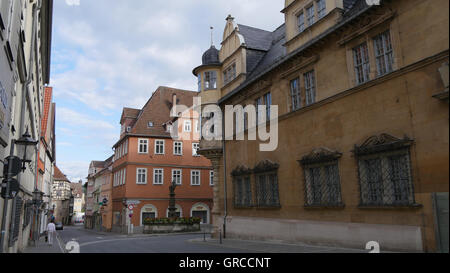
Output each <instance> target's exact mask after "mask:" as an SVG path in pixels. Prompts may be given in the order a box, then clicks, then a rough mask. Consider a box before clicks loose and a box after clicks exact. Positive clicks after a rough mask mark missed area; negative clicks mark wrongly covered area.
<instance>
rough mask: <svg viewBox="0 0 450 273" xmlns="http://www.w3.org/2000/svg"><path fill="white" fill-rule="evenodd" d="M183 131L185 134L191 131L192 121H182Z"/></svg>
mask: <svg viewBox="0 0 450 273" xmlns="http://www.w3.org/2000/svg"><path fill="white" fill-rule="evenodd" d="M184 131H185V132H190V131H192V121H190V120H185V121H184Z"/></svg>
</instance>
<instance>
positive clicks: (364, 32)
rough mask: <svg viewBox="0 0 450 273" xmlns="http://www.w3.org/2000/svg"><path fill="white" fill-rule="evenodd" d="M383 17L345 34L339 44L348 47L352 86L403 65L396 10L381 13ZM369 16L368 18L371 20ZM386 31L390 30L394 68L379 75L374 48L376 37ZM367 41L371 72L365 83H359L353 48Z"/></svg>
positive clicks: (348, 67)
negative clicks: (356, 30)
mask: <svg viewBox="0 0 450 273" xmlns="http://www.w3.org/2000/svg"><path fill="white" fill-rule="evenodd" d="M380 16H381V17H380V18H381V19H373V18H372V22H371V23H369V24H368V25H363V26H361V31H359V32H357V33H353V32H351V33H350V34H347V35H344V36H343V38H342V39H341V40H340V41H339V42H338V44H339V45H341V46H344V47H345V49H346V55H347V71H348V75H349V79H348V81H349V85H350V86H352V87H356V86H358V85H361V84H365V83H367V82H370V81H372V80H375V79H377V78H380V77H383V76H386V75H388V74H390V73H392V72H395V71H396V70H398V69H399V68H401V67H402V66H403V60H402V58H401V56H402V48H401V46H400V34H399V26H398V22H397V19H396V18H395V17H396V13H395V12H390V13H386V14H384V15H380ZM369 19H370V18H368V19H367V20H369ZM385 32H389V35H390V41H391V46H392V51H393V53H392V54H393V56H392V61H393V63H392V70H391V71H390V72H388V73H386V74H383V75H378V72H377V71H378V70H377V66H376V63H377V62H376V56H375V48H374V40H373V39H374V38H375V37H377V36H378V35H380V34H383V33H385ZM364 42H365V43H367V48H368V53H369V66H370V73H369V79H368V80H367V81H366V82H364V83H358V82H357V81H356V74H355V62H354V56H353V48H355V47H357V46H358V45H360V44H362V43H364Z"/></svg>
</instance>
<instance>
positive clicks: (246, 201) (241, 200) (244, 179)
mask: <svg viewBox="0 0 450 273" xmlns="http://www.w3.org/2000/svg"><path fill="white" fill-rule="evenodd" d="M251 173H252V170H251V169H249V168H247V167H244V166H238V167H237V168H236V169H234V170H233V171H232V172H231V175H232V176H233V189H234V191H233V192H234V197H233V200H234V207H236V208H245V207H252V206H253V198H252V184H251V180H250V175H251Z"/></svg>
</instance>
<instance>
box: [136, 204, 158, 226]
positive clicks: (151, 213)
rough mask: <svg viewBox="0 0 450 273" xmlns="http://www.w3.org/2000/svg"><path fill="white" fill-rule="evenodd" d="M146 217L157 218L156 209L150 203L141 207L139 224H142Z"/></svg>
mask: <svg viewBox="0 0 450 273" xmlns="http://www.w3.org/2000/svg"><path fill="white" fill-rule="evenodd" d="M147 217H150V218H158V209H157V208H156V207H155V206H154V205H152V204H147V205H144V206H143V207H142V208H141V212H140V219H139V225H140V226H143V224H142V221H143V220H144V219H145V218H147Z"/></svg>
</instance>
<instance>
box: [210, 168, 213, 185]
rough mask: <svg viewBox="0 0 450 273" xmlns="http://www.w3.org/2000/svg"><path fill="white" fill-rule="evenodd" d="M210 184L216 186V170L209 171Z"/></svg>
mask: <svg viewBox="0 0 450 273" xmlns="http://www.w3.org/2000/svg"><path fill="white" fill-rule="evenodd" d="M209 185H210V186H214V171H209Z"/></svg>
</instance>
